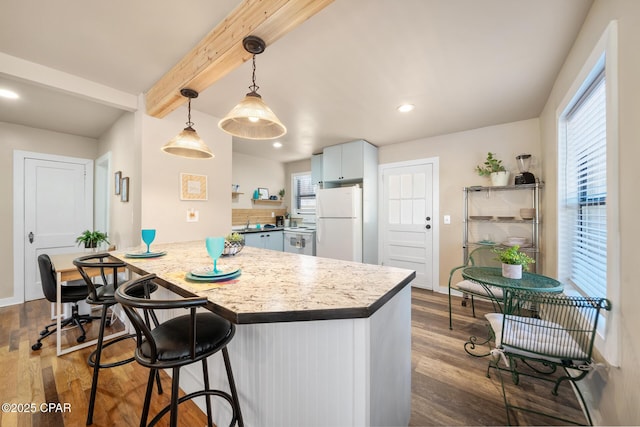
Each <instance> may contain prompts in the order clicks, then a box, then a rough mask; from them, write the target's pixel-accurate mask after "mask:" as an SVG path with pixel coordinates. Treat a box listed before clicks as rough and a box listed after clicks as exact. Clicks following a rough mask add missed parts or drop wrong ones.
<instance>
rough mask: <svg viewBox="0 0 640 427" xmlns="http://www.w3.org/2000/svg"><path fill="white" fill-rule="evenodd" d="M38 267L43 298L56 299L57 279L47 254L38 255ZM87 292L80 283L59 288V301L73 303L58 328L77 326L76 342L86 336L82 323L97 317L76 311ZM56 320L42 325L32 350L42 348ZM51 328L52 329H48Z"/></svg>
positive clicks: (54, 327) (51, 332)
mask: <svg viewBox="0 0 640 427" xmlns="http://www.w3.org/2000/svg"><path fill="white" fill-rule="evenodd" d="M38 267H39V269H40V280H41V281H42V292H43V293H44V296H45V298H46V299H47V300H48V301H49V302H52V303H55V302H56V301H57V298H58V296H57V286H58V285H57V279H56V270H55V268H54V266H53V263H52V262H51V258H49V255H47V254H42V255H39V256H38ZM88 294H89V290H88V289H87V287H86V286H85V285H84V282H83V283H82V286H75V285H70V286H61V288H60V302H61V303H73V305H72V306H71V317H67V318H66V319H62V320H61V322H60V328H64V327H66V326H69V325H75V326H77V327H78V328H79V329H80V331H81V332H82V333H81V334H80V336H78V337H77V338H76V341H78V342H84V340H85V339H86V338H87V334H86V332H85V330H84V326H83V324H85V323H90V322H91V321H92V320H93V319H99V317H92V316H91V315H88V314H79V313H78V301H82V300H84V299H85V298H86V297H87V295H88ZM56 325H57V322H53V323H51V324H49V325H47V326H45V327H44V329H43V330H42V331H40V338H38V341H37V342H36V343H35V344H34V345H32V346H31V349H32V350H40V349H41V348H42V340H43V339H45V338H46V337H48V336H49V335H52V334H54V333H55V332H56ZM49 328H53V329H49Z"/></svg>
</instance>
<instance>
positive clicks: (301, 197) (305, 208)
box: [294, 175, 316, 214]
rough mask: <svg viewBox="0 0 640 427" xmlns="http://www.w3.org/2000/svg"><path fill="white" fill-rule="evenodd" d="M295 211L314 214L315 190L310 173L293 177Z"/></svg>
mask: <svg viewBox="0 0 640 427" xmlns="http://www.w3.org/2000/svg"><path fill="white" fill-rule="evenodd" d="M294 187H295V190H294V191H295V195H294V196H295V203H296V212H297V213H299V214H315V212H316V192H315V188H314V186H313V183H312V181H311V175H297V176H295V177H294Z"/></svg>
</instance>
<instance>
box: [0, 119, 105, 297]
mask: <svg viewBox="0 0 640 427" xmlns="http://www.w3.org/2000/svg"><path fill="white" fill-rule="evenodd" d="M97 147H98V141H97V140H95V139H93V138H85V137H80V136H75V135H68V134H64V133H58V132H51V131H47V130H42V129H36V128H31V127H26V126H20V125H14V124H11V123H5V122H0V236H2V237H3V238H2V239H0V271H1V272H2V281H1V282H0V299H3V298H10V297H12V296H13V277H14V274H13V262H14V260H13V233H14V232H15V230H14V227H13V223H14V221H13V151H14V150H23V151H32V152H36V153H46V154H55V155H60V156H69V157H79V158H85V159H95V158H96V153H97Z"/></svg>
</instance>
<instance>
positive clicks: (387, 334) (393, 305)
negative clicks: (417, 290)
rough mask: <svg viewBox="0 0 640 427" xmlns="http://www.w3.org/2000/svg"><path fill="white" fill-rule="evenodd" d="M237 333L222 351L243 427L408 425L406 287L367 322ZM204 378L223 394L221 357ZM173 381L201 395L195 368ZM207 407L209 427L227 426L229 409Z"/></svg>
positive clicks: (262, 327)
mask: <svg viewBox="0 0 640 427" xmlns="http://www.w3.org/2000/svg"><path fill="white" fill-rule="evenodd" d="M236 327H237V329H236V335H235V337H234V338H233V340H232V341H231V343H230V344H229V346H228V348H229V354H230V357H231V364H232V368H233V373H234V376H235V380H236V386H237V389H238V393H239V395H240V404H241V410H242V415H243V418H244V424H245V426H249V427H252V426H255V427H289V426H290V427H311V426H363V427H364V426H406V425H408V424H409V418H410V416H411V286H405V287H404V288H403V289H402V290H400V291H399V292H398V293H397V294H396V295H394V296H393V297H392V298H391V299H390V300H389V301H388V302H387V303H386V304H384V305H383V306H382V307H381V308H380V309H378V310H377V311H376V312H375V313H374V314H373V315H372V316H371V317H369V318H355V319H339V320H318V321H305V322H281V323H262V324H241V325H237V326H236ZM209 373H210V377H211V386H212V387H214V388H220V389H223V390H228V385H227V381H226V375H225V371H224V364H223V363H222V355H221V354H219V353H218V354H216V355H214V356H213V357H212V358H210V360H209ZM180 379H181V381H180V383H181V384H180V385H181V388H182V389H183V390H184V391H185V392H186V393H190V392H192V391H195V390H201V389H202V387H203V385H202V365H201V364H200V363H195V364H193V365H190V366H188V367H186V368H183V369H182V371H181V378H180ZM212 400H213V403H214V417H215V422H216V424H217V425H218V426H223V425H228V423H229V411H230V410H229V407H228V406H227V405H225V404H220V403H219V401H220V399H219V398H213V399H212ZM195 401H196V402H197V404H198V406H199V407H200V408H201V409H202V410H203V411H206V406H205V405H204V399H203V398H198V399H196V400H195ZM217 411H221V412H220V413H217ZM223 413H224V415H223V416H220V414H223Z"/></svg>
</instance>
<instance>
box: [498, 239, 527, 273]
mask: <svg viewBox="0 0 640 427" xmlns="http://www.w3.org/2000/svg"><path fill="white" fill-rule="evenodd" d="M493 252H494V253H495V254H496V255H498V257H497V258H496V259H498V260H500V262H502V276H503V277H507V278H509V279H522V270H529V264H533V263H534V262H535V260H534V259H533V258H531V257H529V256H528V255H527V254H525V253H524V252H520V246H519V245H513V246H511V247H508V248H506V249H500V248H495V249H493Z"/></svg>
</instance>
